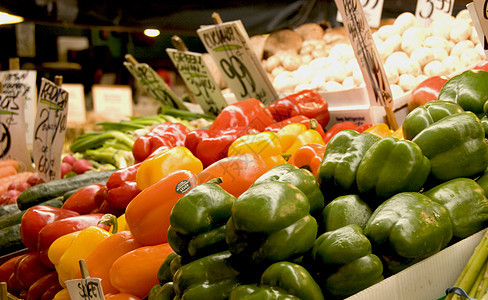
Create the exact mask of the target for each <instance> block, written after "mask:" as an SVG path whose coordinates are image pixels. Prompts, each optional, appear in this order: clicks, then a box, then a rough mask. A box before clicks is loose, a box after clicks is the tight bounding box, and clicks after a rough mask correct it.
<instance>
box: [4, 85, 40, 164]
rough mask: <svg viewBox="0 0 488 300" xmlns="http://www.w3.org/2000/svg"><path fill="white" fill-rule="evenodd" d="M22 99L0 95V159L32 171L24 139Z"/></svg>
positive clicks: (20, 97)
mask: <svg viewBox="0 0 488 300" xmlns="http://www.w3.org/2000/svg"><path fill="white" fill-rule="evenodd" d="M22 136H25V120H24V97H22V96H18V97H16V96H14V95H11V94H5V93H0V159H15V160H17V161H18V162H19V163H20V165H21V169H23V170H32V169H33V168H32V162H31V158H30V155H29V151H28V149H27V143H26V140H25V139H22V138H16V137H22Z"/></svg>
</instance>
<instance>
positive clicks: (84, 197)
mask: <svg viewBox="0 0 488 300" xmlns="http://www.w3.org/2000/svg"><path fill="white" fill-rule="evenodd" d="M104 187H105V186H104V185H103V184H90V185H87V186H84V187H82V188H80V189H79V190H77V191H76V192H75V193H74V194H73V195H71V196H70V197H69V198H68V199H66V201H65V202H64V204H63V206H62V207H61V208H64V209H69V210H72V211H76V212H77V213H79V214H80V215H86V214H89V213H91V212H92V211H93V210H94V209H96V208H97V205H96V203H95V195H96V194H97V192H98V191H100V190H101V189H103V188H104Z"/></svg>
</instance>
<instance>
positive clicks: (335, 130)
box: [324, 121, 358, 145]
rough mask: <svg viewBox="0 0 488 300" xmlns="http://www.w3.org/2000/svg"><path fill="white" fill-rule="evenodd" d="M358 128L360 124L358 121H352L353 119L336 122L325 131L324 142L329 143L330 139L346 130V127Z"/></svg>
mask: <svg viewBox="0 0 488 300" xmlns="http://www.w3.org/2000/svg"><path fill="white" fill-rule="evenodd" d="M356 128H358V125H356V123H354V122H351V121H344V122H340V123H336V124H334V125H332V127H331V128H330V129H329V130H327V131H326V132H325V137H324V143H325V144H326V145H327V143H328V142H329V141H330V139H331V138H332V137H333V136H334V135H336V133H338V132H340V131H342V130H346V129H351V130H356Z"/></svg>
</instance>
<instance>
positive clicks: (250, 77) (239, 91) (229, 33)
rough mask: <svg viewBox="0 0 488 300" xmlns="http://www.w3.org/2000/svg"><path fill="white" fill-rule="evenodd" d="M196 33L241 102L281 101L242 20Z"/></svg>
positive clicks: (266, 102)
mask: <svg viewBox="0 0 488 300" xmlns="http://www.w3.org/2000/svg"><path fill="white" fill-rule="evenodd" d="M197 33H198V36H199V37H200V40H201V41H202V43H203V45H204V46H205V48H206V49H207V52H208V53H209V54H210V56H211V57H212V59H213V60H214V61H215V64H216V65H217V67H218V68H219V70H220V72H221V73H222V76H223V78H224V79H225V81H226V83H227V84H228V86H229V87H230V89H231V90H232V92H234V94H235V96H236V99H237V100H238V101H242V100H246V99H248V98H256V99H258V100H260V101H261V102H263V103H264V104H265V105H269V104H271V103H273V102H274V101H276V100H278V98H279V96H278V94H277V93H276V90H275V89H274V87H273V84H272V83H271V81H270V80H269V78H268V76H267V75H266V72H265V70H264V68H263V66H262V64H261V63H260V62H259V59H258V58H257V56H256V53H255V52H254V50H252V46H251V42H250V40H249V36H248V35H247V32H246V30H245V29H244V26H243V25H242V23H241V22H240V21H233V22H226V23H221V24H217V25H212V26H204V27H201V28H200V29H198V30H197Z"/></svg>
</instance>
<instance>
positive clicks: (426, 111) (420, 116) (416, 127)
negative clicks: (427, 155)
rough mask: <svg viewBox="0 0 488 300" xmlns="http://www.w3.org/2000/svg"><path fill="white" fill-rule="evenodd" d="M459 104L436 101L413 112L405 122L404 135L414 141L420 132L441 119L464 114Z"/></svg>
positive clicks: (403, 126)
mask: <svg viewBox="0 0 488 300" xmlns="http://www.w3.org/2000/svg"><path fill="white" fill-rule="evenodd" d="M463 111H464V109H463V108H462V107H461V106H459V104H457V103H454V102H451V101H443V100H435V101H430V102H427V103H426V104H425V105H423V106H419V107H417V108H415V109H414V110H412V111H411V112H410V113H409V114H408V115H407V116H406V117H405V120H404V121H403V125H402V128H403V135H404V136H405V138H406V139H407V140H412V139H413V138H414V137H415V136H416V135H417V134H418V133H419V132H421V131H422V130H424V129H425V128H427V127H429V126H430V125H432V124H434V123H435V122H437V121H439V120H440V119H442V118H444V117H446V116H449V115H452V114H457V113H461V112H463Z"/></svg>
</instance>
